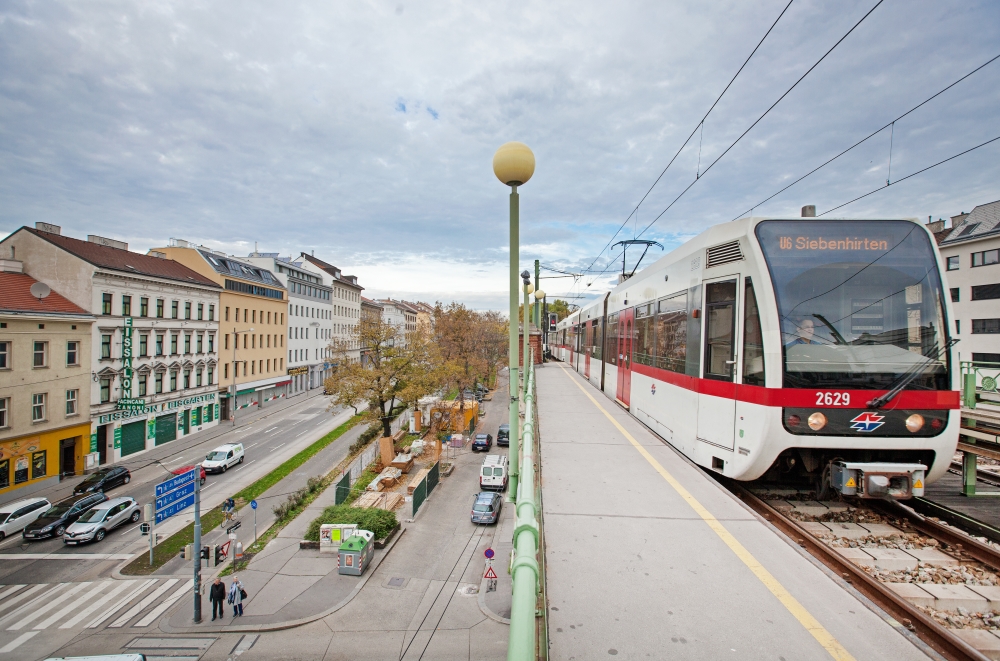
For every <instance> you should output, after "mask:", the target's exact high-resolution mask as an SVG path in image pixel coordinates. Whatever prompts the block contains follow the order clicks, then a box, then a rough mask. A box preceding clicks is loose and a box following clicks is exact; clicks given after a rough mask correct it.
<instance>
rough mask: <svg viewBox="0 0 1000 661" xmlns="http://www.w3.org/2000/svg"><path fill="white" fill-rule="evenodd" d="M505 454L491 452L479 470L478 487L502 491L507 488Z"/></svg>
mask: <svg viewBox="0 0 1000 661" xmlns="http://www.w3.org/2000/svg"><path fill="white" fill-rule="evenodd" d="M507 463H508V462H507V455H503V454H491V455H487V457H486V459H485V460H483V467H482V468H481V469H480V471H479V488H480V489H496V490H497V491H503V490H504V489H506V488H507Z"/></svg>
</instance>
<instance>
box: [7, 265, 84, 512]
mask: <svg viewBox="0 0 1000 661" xmlns="http://www.w3.org/2000/svg"><path fill="white" fill-rule="evenodd" d="M33 287H34V289H32V288H33ZM0 291H2V292H3V295H2V296H0V502H7V501H10V500H15V499H18V498H22V497H24V496H25V495H28V494H30V493H32V492H33V491H36V490H38V489H41V488H43V487H45V486H47V485H49V484H50V483H52V482H54V481H58V480H59V479H60V477H61V476H63V475H75V474H76V473H78V472H81V471H82V470H83V469H84V465H85V456H86V455H87V454H88V453H89V452H90V415H89V410H88V407H87V403H88V402H89V401H90V384H91V379H90V333H91V326H92V325H93V323H94V317H93V315H91V314H90V313H89V312H87V310H84V309H83V308H82V307H80V306H78V305H75V304H74V303H72V302H71V301H69V300H67V299H66V298H65V297H63V296H62V295H61V294H59V292H56V291H52V290H51V289H50V288H49V287H47V286H45V285H44V284H43V283H39V282H38V281H37V280H35V279H34V278H32V277H31V276H29V275H27V274H25V273H23V263H22V262H20V261H17V260H11V259H2V258H0Z"/></svg>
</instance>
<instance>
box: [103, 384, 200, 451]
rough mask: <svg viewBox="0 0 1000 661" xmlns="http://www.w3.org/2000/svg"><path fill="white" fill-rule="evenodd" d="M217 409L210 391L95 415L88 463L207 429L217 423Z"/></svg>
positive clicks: (154, 445) (144, 448) (140, 449)
mask: <svg viewBox="0 0 1000 661" xmlns="http://www.w3.org/2000/svg"><path fill="white" fill-rule="evenodd" d="M218 408H219V402H218V394H217V393H214V392H213V393H207V394H204V395H195V396H192V397H182V398H178V399H173V400H168V401H165V402H156V403H153V404H146V405H144V406H142V407H136V408H133V409H128V410H121V411H112V412H110V413H107V414H104V415H98V416H96V417H95V419H94V420H93V423H94V425H95V429H94V434H93V442H92V444H91V445H92V449H91V453H93V455H94V456H93V458H92V459H91V462H92V463H93V465H97V464H104V463H108V462H115V461H117V460H119V459H121V458H123V457H128V456H131V455H134V454H137V453H139V452H143V451H145V450H148V449H151V448H154V447H156V446H158V445H163V444H164V443H169V442H170V441H173V440H176V439H178V438H181V437H184V436H187V435H188V434H193V433H194V432H198V431H201V430H203V429H207V428H208V427H210V426H213V425H216V424H218V420H219V411H218ZM88 431H89V430H88ZM109 439H113V442H111V443H108V440H109ZM102 450H104V452H102Z"/></svg>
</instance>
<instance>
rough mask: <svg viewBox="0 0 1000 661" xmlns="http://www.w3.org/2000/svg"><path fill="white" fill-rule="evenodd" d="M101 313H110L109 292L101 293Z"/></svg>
mask: <svg viewBox="0 0 1000 661" xmlns="http://www.w3.org/2000/svg"><path fill="white" fill-rule="evenodd" d="M101 314H111V294H101Z"/></svg>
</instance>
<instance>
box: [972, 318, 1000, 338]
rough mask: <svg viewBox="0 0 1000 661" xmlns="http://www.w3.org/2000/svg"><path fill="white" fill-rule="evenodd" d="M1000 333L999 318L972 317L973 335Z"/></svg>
mask: <svg viewBox="0 0 1000 661" xmlns="http://www.w3.org/2000/svg"><path fill="white" fill-rule="evenodd" d="M996 333H1000V319H973V320H972V334H973V335H994V334H996Z"/></svg>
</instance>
